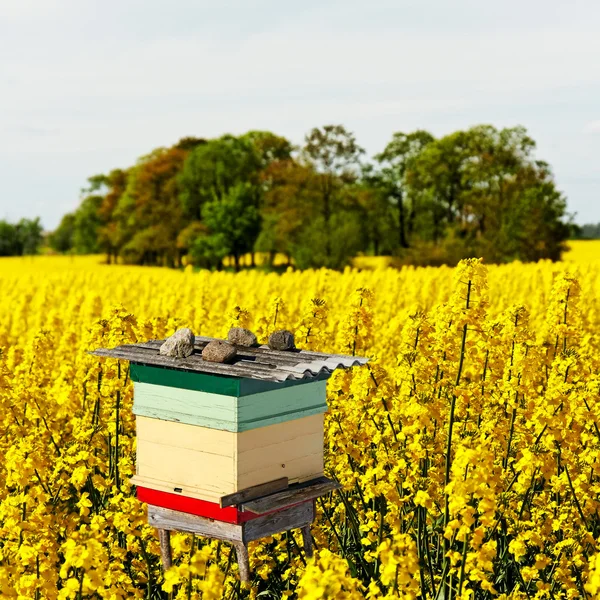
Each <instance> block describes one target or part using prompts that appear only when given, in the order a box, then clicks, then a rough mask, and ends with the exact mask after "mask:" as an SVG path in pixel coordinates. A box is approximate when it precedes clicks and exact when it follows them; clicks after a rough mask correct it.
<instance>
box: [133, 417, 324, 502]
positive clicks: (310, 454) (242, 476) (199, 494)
mask: <svg viewBox="0 0 600 600" xmlns="http://www.w3.org/2000/svg"><path fill="white" fill-rule="evenodd" d="M136 421H137V461H136V476H135V477H134V478H133V479H132V483H134V484H135V485H140V486H142V487H147V488H150V489H157V490H159V491H164V492H170V493H172V492H175V493H181V494H182V495H186V496H190V497H193V498H199V499H203V500H207V501H211V502H219V500H220V498H221V497H222V496H225V495H228V494H233V493H235V492H237V491H239V490H241V489H245V488H249V487H253V486H256V485H260V484H264V483H268V482H270V481H274V480H276V479H280V478H282V477H286V478H287V479H288V481H289V482H291V483H294V482H299V481H306V480H310V479H314V478H316V477H319V476H321V475H322V474H323V414H322V413H321V414H317V415H312V416H308V417H303V418H300V419H294V420H292V421H286V422H283V423H277V424H275V425H268V426H265V427H261V428H259V429H250V430H248V431H244V432H240V433H232V432H230V431H225V430H219V429H211V428H208V427H198V426H193V425H188V424H184V423H176V422H174V421H163V420H160V419H152V418H149V417H142V416H138V417H137V419H136Z"/></svg>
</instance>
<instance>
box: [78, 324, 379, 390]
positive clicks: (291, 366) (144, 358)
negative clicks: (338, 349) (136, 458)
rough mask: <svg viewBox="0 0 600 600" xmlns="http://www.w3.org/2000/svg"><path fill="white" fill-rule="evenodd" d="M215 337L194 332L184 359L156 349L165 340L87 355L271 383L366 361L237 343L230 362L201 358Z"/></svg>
mask: <svg viewBox="0 0 600 600" xmlns="http://www.w3.org/2000/svg"><path fill="white" fill-rule="evenodd" d="M215 339H217V338H210V337H203V336H198V335H197V336H196V337H195V344H194V352H193V354H192V355H191V356H188V357H187V358H173V357H170V356H163V355H161V354H160V353H159V349H160V346H161V345H162V343H163V342H164V340H150V341H148V342H146V343H143V344H126V345H123V346H117V347H116V348H112V349H107V348H99V349H97V350H94V351H93V352H91V353H90V354H94V355H96V356H109V357H112V358H119V359H122V360H128V361H129V362H131V363H134V364H140V365H149V366H154V367H163V368H168V369H177V370H181V371H191V372H195V373H207V374H212V375H221V376H229V377H244V378H248V379H258V380H261V381H274V382H284V381H294V380H313V379H318V378H323V377H327V376H329V375H331V373H333V371H334V370H335V369H347V368H350V367H355V366H360V365H364V364H365V363H366V362H367V361H368V360H369V359H368V358H364V357H361V356H347V355H343V354H324V353H321V352H310V351H307V350H292V351H289V350H288V351H281V350H271V349H270V348H269V347H268V346H259V347H258V348H247V347H243V346H236V350H237V356H236V358H235V360H234V362H233V363H232V364H222V363H213V362H208V361H205V360H202V350H203V349H204V347H205V346H206V344H208V343H209V342H212V341H213V340H215Z"/></svg>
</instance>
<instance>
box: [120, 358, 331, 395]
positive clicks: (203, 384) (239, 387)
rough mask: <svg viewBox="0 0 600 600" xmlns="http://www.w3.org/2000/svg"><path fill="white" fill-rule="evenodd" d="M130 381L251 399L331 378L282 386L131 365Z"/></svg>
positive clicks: (293, 382) (321, 377)
mask: <svg viewBox="0 0 600 600" xmlns="http://www.w3.org/2000/svg"><path fill="white" fill-rule="evenodd" d="M130 374H131V379H132V380H133V381H135V382H138V383H151V384H154V385H164V386H167V387H174V388H179V389H184V390H193V391H196V392H209V393H212V394H221V395H223V396H236V397H240V396H250V395H253V394H259V393H261V392H269V391H273V390H281V389H286V388H290V387H296V386H305V385H310V384H311V383H313V382H315V381H326V380H327V379H329V377H330V376H331V375H330V374H321V375H319V376H318V377H315V378H313V379H311V380H309V381H305V380H290V381H283V382H275V381H260V380H258V379H248V378H246V377H241V378H240V377H225V376H223V375H210V374H207V373H194V372H191V371H180V370H178V369H168V368H163V367H152V366H148V365H137V364H135V363H131V365H130Z"/></svg>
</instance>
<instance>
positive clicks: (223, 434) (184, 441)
mask: <svg viewBox="0 0 600 600" xmlns="http://www.w3.org/2000/svg"><path fill="white" fill-rule="evenodd" d="M135 428H136V435H137V439H138V440H145V441H148V442H153V443H155V444H162V445H165V446H175V447H177V448H185V449H188V450H195V451H197V452H201V453H206V454H218V455H220V456H227V457H229V458H233V457H234V456H235V455H236V453H237V445H238V436H237V435H236V434H235V433H232V432H231V431H225V430H223V429H215V428H213V427H198V426H196V425H186V424H185V423H177V422H175V421H164V420H162V419H152V418H149V417H136V426H135Z"/></svg>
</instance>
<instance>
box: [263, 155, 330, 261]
mask: <svg viewBox="0 0 600 600" xmlns="http://www.w3.org/2000/svg"><path fill="white" fill-rule="evenodd" d="M314 175H315V173H314V170H313V168H312V166H310V165H303V164H300V163H298V162H296V161H295V160H293V159H287V160H276V161H273V162H272V163H271V164H270V165H269V166H267V167H266V168H265V169H264V170H263V171H262V173H261V186H262V189H263V190H264V194H263V201H262V203H261V208H260V213H261V217H262V229H261V232H260V235H259V237H258V239H257V241H256V245H255V249H256V250H257V251H258V252H268V253H269V255H270V259H271V260H270V262H271V264H272V263H273V259H274V258H275V255H276V253H278V252H279V253H283V254H286V255H287V256H288V257H291V255H292V254H293V251H294V249H295V248H297V245H298V242H299V239H300V234H301V232H302V230H303V229H304V228H305V227H306V226H307V225H308V224H309V223H310V221H311V220H312V218H313V216H314V213H315V211H316V210H317V204H318V200H319V189H318V187H317V183H318V182H317V180H316V178H315V176H314Z"/></svg>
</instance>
